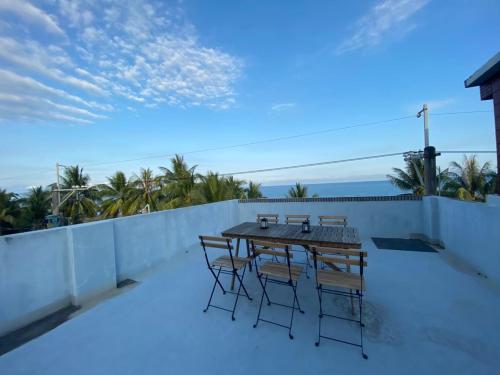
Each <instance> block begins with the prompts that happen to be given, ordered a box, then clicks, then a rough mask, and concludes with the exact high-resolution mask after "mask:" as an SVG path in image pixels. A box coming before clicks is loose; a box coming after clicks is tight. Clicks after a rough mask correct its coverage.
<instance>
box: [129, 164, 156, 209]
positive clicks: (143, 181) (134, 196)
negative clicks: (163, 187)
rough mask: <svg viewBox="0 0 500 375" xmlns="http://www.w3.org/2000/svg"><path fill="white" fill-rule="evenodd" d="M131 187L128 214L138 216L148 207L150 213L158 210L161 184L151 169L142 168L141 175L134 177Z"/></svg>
mask: <svg viewBox="0 0 500 375" xmlns="http://www.w3.org/2000/svg"><path fill="white" fill-rule="evenodd" d="M131 186H132V189H131V190H130V196H129V198H128V204H127V214H136V213H138V212H140V211H141V210H143V209H144V208H146V207H149V211H157V210H158V201H159V197H160V182H159V179H158V178H157V177H155V176H154V174H153V171H152V170H151V169H150V168H147V169H144V168H141V170H140V172H139V175H134V176H133V177H132V181H131Z"/></svg>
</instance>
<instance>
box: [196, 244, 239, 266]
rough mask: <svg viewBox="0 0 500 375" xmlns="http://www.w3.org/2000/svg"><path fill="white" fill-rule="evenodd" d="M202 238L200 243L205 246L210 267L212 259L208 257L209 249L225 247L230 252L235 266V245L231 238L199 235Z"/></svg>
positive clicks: (204, 250) (204, 249)
mask: <svg viewBox="0 0 500 375" xmlns="http://www.w3.org/2000/svg"><path fill="white" fill-rule="evenodd" d="M198 237H199V238H200V244H201V247H202V248H203V252H204V253H205V259H206V261H207V264H208V266H209V267H210V260H209V259H208V255H207V249H209V248H213V249H223V250H227V251H228V252H229V256H230V257H231V263H232V264H233V267H234V261H233V251H232V250H233V245H232V243H231V242H232V241H231V238H227V237H216V236H198Z"/></svg>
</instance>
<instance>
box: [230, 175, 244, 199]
mask: <svg viewBox="0 0 500 375" xmlns="http://www.w3.org/2000/svg"><path fill="white" fill-rule="evenodd" d="M244 183H245V181H243V180H237V179H235V178H234V177H233V176H229V177H228V178H226V185H227V194H228V197H229V199H243V198H245V189H244V188H243V185H244Z"/></svg>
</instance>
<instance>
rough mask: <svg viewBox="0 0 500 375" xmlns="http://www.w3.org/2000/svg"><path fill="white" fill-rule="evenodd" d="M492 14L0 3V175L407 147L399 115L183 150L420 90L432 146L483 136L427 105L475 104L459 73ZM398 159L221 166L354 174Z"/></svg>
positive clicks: (432, 9)
mask: <svg viewBox="0 0 500 375" xmlns="http://www.w3.org/2000/svg"><path fill="white" fill-rule="evenodd" d="M499 16H500V3H499V2H497V1H492V0H475V1H472V0H470V1H469V0H457V1H453V2H449V1H438V0H412V1H411V0H375V1H372V0H370V1H368V0H367V1H356V2H346V1H344V2H338V1H336V2H334V1H315V2H306V1H303V2H298V1H288V2H283V1H266V2H254V1H229V0H228V1H217V2H208V1H201V0H199V1H195V0H184V1H177V2H175V1H172V2H167V1H163V2H155V1H129V0H124V1H112V0H107V1H97V0H96V1H92V0H89V1H80V0H79V1H65V0H41V1H37V2H28V1H13V0H2V1H1V2H0V132H1V133H0V134H1V139H2V141H1V142H0V144H1V146H0V147H1V155H2V157H1V158H0V187H3V188H8V189H13V190H18V191H19V190H22V189H24V188H25V187H28V186H32V185H39V184H49V183H51V182H53V181H54V169H55V167H54V166H55V163H56V162H60V163H62V164H65V165H70V164H77V163H78V164H79V165H81V166H83V167H84V170H85V171H87V172H88V173H89V174H90V175H91V178H92V181H93V182H94V183H100V182H103V181H105V177H106V176H109V175H111V174H112V173H113V172H114V171H116V170H123V171H125V172H126V173H127V175H131V174H132V173H134V172H137V171H138V170H139V168H140V167H151V168H153V169H154V170H156V169H157V167H158V166H160V165H168V163H169V162H168V159H169V157H168V155H170V154H174V153H181V154H182V153H185V158H186V160H187V161H188V163H189V164H191V165H192V164H197V165H198V169H199V171H200V172H206V171H207V170H214V171H219V172H222V173H224V172H235V171H242V170H251V169H260V168H268V167H275V166H284V165H290V164H302V163H310V162H317V161H327V160H336V159H344V158H350V157H358V156H365V155H374V154H380V153H389V152H399V151H407V150H416V149H419V148H422V147H423V131H422V126H423V124H422V120H421V119H417V118H410V119H404V120H400V121H394V122H390V123H385V124H380V125H373V126H366V127H359V128H351V129H345V130H339V131H332V132H326V133H322V134H318V135H311V136H306V137H300V138H295V139H289V140H284V141H276V142H269V143H264V144H259V145H252V146H243V147H234V148H228V149H224V150H216V151H205V152H196V153H189V151H194V150H200V149H210V148H218V147H224V146H227V145H235V144H241V143H247V142H253V141H259V140H264V139H270V138H276V137H282V136H289V135H295V134H301V133H307V132H314V131H321V130H325V129H337V128H342V127H345V126H349V125H355V124H361V123H366V122H376V121H382V120H387V119H392V118H399V117H404V116H409V115H413V114H415V113H416V112H417V111H418V110H419V109H420V107H421V105H422V104H423V103H424V102H426V103H428V104H429V106H430V113H431V117H430V126H431V143H432V144H433V145H435V146H436V147H437V148H438V149H440V150H478V149H479V150H494V148H495V143H494V125H493V114H492V113H490V112H485V113H473V114H461V115H446V116H445V115H439V116H433V115H432V114H433V113H434V114H437V113H448V112H457V111H477V110H482V111H491V110H492V105H491V102H481V101H480V100H479V92H478V89H464V86H463V81H464V79H466V78H467V77H468V76H469V75H470V74H472V73H473V72H474V71H475V70H476V69H477V68H478V67H479V66H481V65H482V64H483V63H484V62H485V61H486V60H487V59H489V58H490V57H491V56H493V55H494V54H495V53H496V52H498V50H499V40H500V38H499V36H500V23H499V22H498V19H499ZM457 158H458V159H459V158H460V156H453V157H450V156H442V157H440V159H439V164H440V165H442V166H444V167H446V166H447V164H448V163H449V161H450V160H452V159H457ZM130 159H142V160H135V161H129V162H123V161H124V160H130ZM481 160H483V161H485V160H491V161H494V155H486V156H482V157H481ZM118 161H122V162H119V163H115V162H118ZM402 165H403V159H402V158H401V157H394V158H387V159H380V160H373V161H363V162H356V163H345V164H337V165H331V166H323V167H314V168H307V169H294V170H288V171H280V172H268V173H261V174H250V175H242V176H239V177H241V178H246V179H253V180H256V181H259V182H263V183H265V184H276V183H278V184H280V183H286V182H291V181H297V180H298V181H303V182H314V181H350V180H372V179H383V178H384V176H385V174H386V173H389V172H390V168H391V167H392V166H402Z"/></svg>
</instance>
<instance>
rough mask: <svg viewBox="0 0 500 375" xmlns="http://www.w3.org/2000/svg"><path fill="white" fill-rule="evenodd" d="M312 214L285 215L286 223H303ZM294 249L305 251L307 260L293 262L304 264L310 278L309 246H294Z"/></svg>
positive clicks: (300, 251)
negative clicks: (298, 247) (300, 247)
mask: <svg viewBox="0 0 500 375" xmlns="http://www.w3.org/2000/svg"><path fill="white" fill-rule="evenodd" d="M310 217H311V215H285V223H286V224H295V225H302V223H303V222H304V221H306V220H309V218H310ZM292 251H294V252H298V253H304V254H305V258H306V261H305V262H299V261H294V262H293V263H295V264H304V265H305V266H306V267H305V273H306V277H307V278H309V267H312V266H311V262H310V261H309V254H308V248H306V247H305V246H304V247H303V250H302V249H297V248H295V249H294V248H293V247H292Z"/></svg>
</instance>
